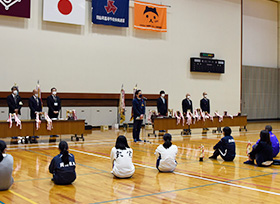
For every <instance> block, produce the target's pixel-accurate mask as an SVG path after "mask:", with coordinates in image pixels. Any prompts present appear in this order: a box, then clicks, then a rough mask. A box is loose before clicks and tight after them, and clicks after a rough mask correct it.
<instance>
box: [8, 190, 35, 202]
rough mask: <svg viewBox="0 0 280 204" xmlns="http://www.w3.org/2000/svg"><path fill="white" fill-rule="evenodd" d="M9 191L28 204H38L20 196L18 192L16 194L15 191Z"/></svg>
mask: <svg viewBox="0 0 280 204" xmlns="http://www.w3.org/2000/svg"><path fill="white" fill-rule="evenodd" d="M9 191H10V192H11V193H12V194H14V195H16V196H18V197H20V198H21V199H23V200H25V201H27V202H29V203H32V204H37V203H36V202H34V201H33V200H30V199H28V198H26V197H24V196H23V195H20V194H19V193H16V192H14V191H12V190H9Z"/></svg>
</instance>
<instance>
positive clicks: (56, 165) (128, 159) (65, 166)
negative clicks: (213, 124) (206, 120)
mask: <svg viewBox="0 0 280 204" xmlns="http://www.w3.org/2000/svg"><path fill="white" fill-rule="evenodd" d="M223 134H224V137H223V138H222V139H221V140H220V141H219V142H218V143H217V144H216V145H215V146H214V147H213V149H214V153H213V155H212V156H211V157H209V158H210V159H217V157H218V156H221V157H222V159H223V160H225V161H233V160H234V158H235V154H236V153H235V149H236V146H235V141H234V138H233V137H232V136H231V129H230V128H229V127H224V128H223ZM163 140H164V143H163V144H161V145H159V146H158V147H157V149H156V150H155V154H156V155H157V161H156V168H157V169H158V171H159V172H173V171H174V170H175V168H176V166H177V161H176V155H177V152H178V148H177V146H176V145H174V144H172V142H171V140H172V136H171V135H170V134H168V133H167V134H165V135H164V136H163ZM6 148H7V146H6V143H5V142H4V141H2V140H0V181H1V182H0V190H7V189H9V188H10V187H11V185H12V184H13V183H14V179H13V177H12V172H13V157H12V156H11V155H9V154H6V153H5V151H6ZM58 148H59V151H60V153H59V154H58V155H57V156H55V157H54V158H53V159H52V161H51V163H50V165H49V172H50V173H51V174H52V175H53V178H52V181H53V182H54V183H55V184H57V185H68V184H71V183H72V182H74V181H75V179H76V172H75V169H76V162H75V157H74V155H73V154H71V153H69V152H68V144H67V142H66V141H61V142H60V143H59V146H58ZM278 153H279V141H278V139H277V137H276V136H275V135H274V134H273V133H272V127H271V126H270V125H267V126H266V129H265V130H262V131H261V132H260V139H259V140H258V141H257V143H256V144H255V145H254V146H253V149H252V151H251V152H250V153H249V154H248V157H249V160H248V161H246V162H244V163H245V164H255V163H254V160H256V164H257V166H263V167H265V166H270V165H272V164H275V165H279V164H280V160H273V157H276V156H277V154H278ZM132 157H133V150H132V149H131V148H130V147H129V145H128V143H127V139H126V137H125V136H123V135H120V136H118V138H117V140H116V144H115V147H113V148H112V150H111V162H112V171H111V173H112V174H113V175H114V176H115V177H116V178H130V177H132V176H133V174H134V172H135V167H134V164H133V162H132Z"/></svg>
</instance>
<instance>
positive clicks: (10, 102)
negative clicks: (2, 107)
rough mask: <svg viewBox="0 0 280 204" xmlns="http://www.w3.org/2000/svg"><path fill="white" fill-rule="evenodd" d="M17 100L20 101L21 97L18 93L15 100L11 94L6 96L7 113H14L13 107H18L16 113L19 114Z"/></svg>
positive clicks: (19, 106)
mask: <svg viewBox="0 0 280 204" xmlns="http://www.w3.org/2000/svg"><path fill="white" fill-rule="evenodd" d="M19 102H21V98H20V96H19V95H17V96H16V101H15V99H14V96H13V94H11V95H9V96H8V97H7V104H8V106H9V113H15V109H18V114H19V115H20V114H21V113H20V109H21V105H19Z"/></svg>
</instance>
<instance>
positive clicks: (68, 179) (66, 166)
mask: <svg viewBox="0 0 280 204" xmlns="http://www.w3.org/2000/svg"><path fill="white" fill-rule="evenodd" d="M58 148H59V151H60V154H58V155H57V156H55V157H54V158H53V159H52V161H51V163H50V166H49V172H50V173H51V174H53V179H52V181H54V183H55V184H57V185H68V184H71V183H72V182H74V181H75V179H76V172H75V168H76V162H75V158H74V155H73V154H70V153H69V152H68V144H67V142H66V141H61V142H60V143H59V145H58Z"/></svg>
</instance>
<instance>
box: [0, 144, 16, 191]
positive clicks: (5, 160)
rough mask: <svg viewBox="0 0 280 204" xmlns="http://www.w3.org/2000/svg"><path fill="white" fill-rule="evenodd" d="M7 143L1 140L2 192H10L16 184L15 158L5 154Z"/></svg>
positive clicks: (0, 187) (0, 168) (0, 183)
mask: <svg viewBox="0 0 280 204" xmlns="http://www.w3.org/2000/svg"><path fill="white" fill-rule="evenodd" d="M6 148H7V146H6V143H5V142H4V141H3V140H0V191H5V190H8V189H9V188H10V187H11V185H12V184H13V183H14V179H13V177H12V173H13V165H14V158H13V157H12V155H10V154H5V149H6Z"/></svg>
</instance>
